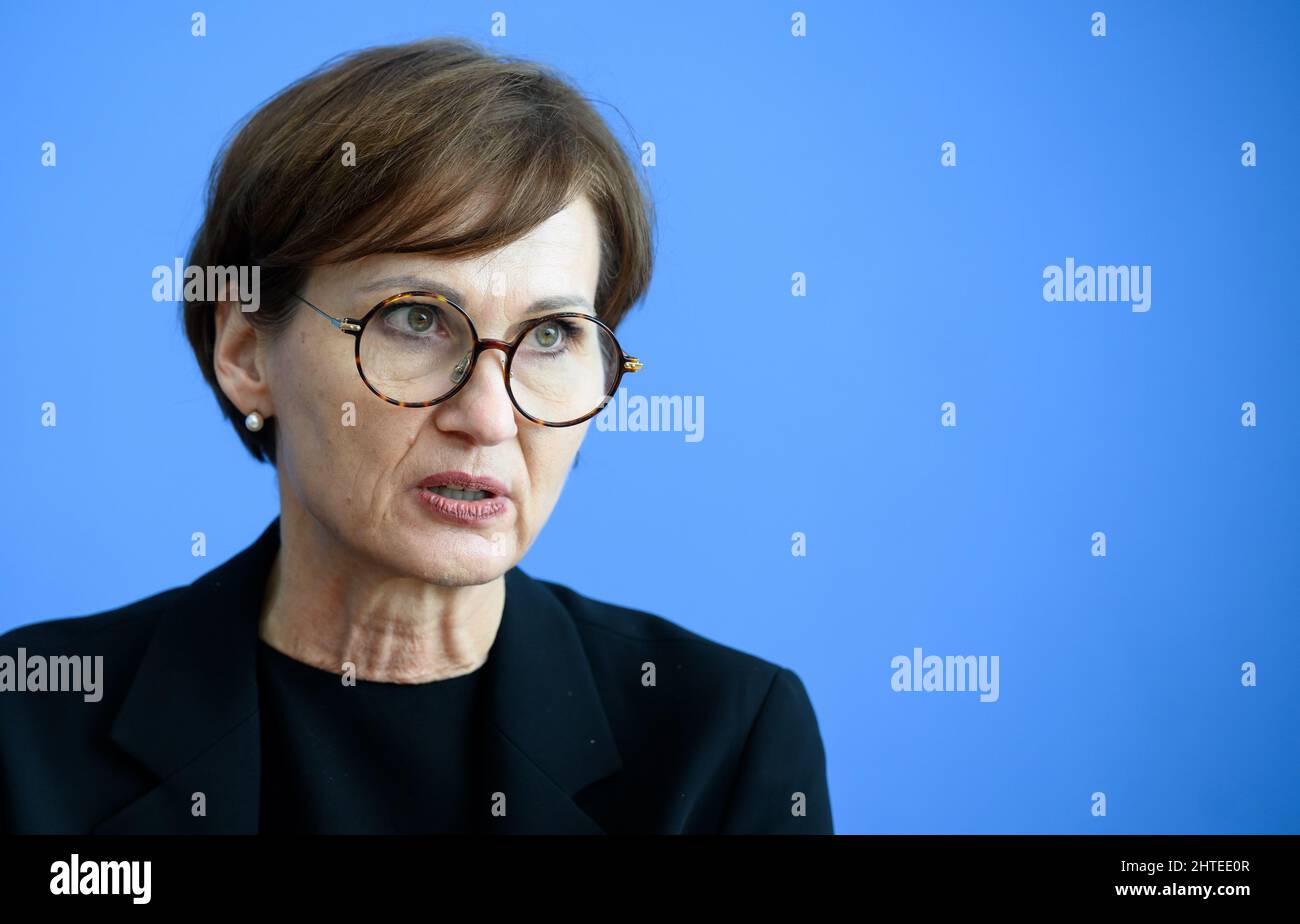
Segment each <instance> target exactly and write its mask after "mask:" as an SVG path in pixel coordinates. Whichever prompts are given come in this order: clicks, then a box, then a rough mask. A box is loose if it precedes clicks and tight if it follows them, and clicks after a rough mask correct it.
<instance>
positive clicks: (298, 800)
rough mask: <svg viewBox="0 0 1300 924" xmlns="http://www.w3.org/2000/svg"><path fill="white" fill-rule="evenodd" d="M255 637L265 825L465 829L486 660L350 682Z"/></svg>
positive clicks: (314, 829) (359, 830) (330, 830)
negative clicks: (433, 676)
mask: <svg viewBox="0 0 1300 924" xmlns="http://www.w3.org/2000/svg"><path fill="white" fill-rule="evenodd" d="M257 647H258V659H257V661H258V663H257V673H258V698H259V701H260V706H261V715H262V797H261V817H260V824H259V831H260V832H261V833H282V832H292V833H304V834H430V833H464V832H467V831H469V830H470V828H469V824H470V820H471V811H470V806H469V796H468V790H469V788H470V787H471V785H472V781H473V780H474V779H475V778H476V777H475V772H476V770H477V768H478V761H479V747H480V741H481V737H480V734H479V732H480V723H481V716H480V711H479V708H480V700H481V697H480V695H479V692H480V687H481V686H482V685H481V683H480V679H481V677H482V675H483V668H481V667H480V668H479V669H477V670H475V671H472V672H471V673H468V674H463V675H461V676H459V677H452V678H450V679H447V680H436V681H432V682H429V683H413V684H404V683H378V682H374V681H367V680H357V681H356V683H355V686H352V685H347V684H344V682H343V677H342V675H340V674H335V673H333V672H331V671H327V670H322V669H320V668H318V667H314V666H312V665H310V664H305V663H303V662H302V661H298V660H296V659H294V658H291V657H289V656H288V655H286V654H284V653H283V652H280V651H278V650H276V649H275V648H272V647H271V646H270V645H268V644H266V642H264V641H261V640H260V639H259V641H258V646H257ZM488 808H489V807H488V806H486V805H485V806H484V807H483V811H487V810H488Z"/></svg>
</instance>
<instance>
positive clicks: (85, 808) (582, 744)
mask: <svg viewBox="0 0 1300 924" xmlns="http://www.w3.org/2000/svg"><path fill="white" fill-rule="evenodd" d="M279 548H280V521H279V520H278V519H276V520H273V521H272V522H271V523H270V524H269V525H268V526H267V528H266V529H265V530H264V531H263V533H262V535H261V536H260V537H259V538H258V539H257V541H256V542H254V543H253V544H252V545H250V546H249V547H247V548H246V549H244V550H243V551H242V552H240V553H239V554H238V555H236V556H234V557H233V558H231V559H229V560H228V561H226V562H225V563H223V564H221V565H219V566H217V567H216V568H213V569H212V570H211V571H209V572H207V573H206V574H204V575H203V576H202V577H200V578H199V579H198V580H196V581H194V582H193V583H192V584H189V585H187V586H183V587H174V588H171V589H168V590H164V591H162V592H161V593H157V594H154V595H153V596H151V597H147V598H145V599H142V600H137V601H135V602H133V603H129V604H127V605H126V606H122V607H118V608H116V609H112V610H105V611H103V612H100V613H94V614H91V615H89V616H83V617H79V618H71V619H57V620H53V621H50V622H44V623H37V624H34V625H30V626H26V627H23V628H19V629H15V630H13V631H12V632H8V633H5V634H3V635H0V658H12V659H14V662H15V666H14V668H13V670H12V671H10V670H9V669H8V668H7V667H5V665H7V664H8V662H7V661H2V660H0V834H4V833H44V834H65V833H66V834H72V833H85V832H94V833H98V834H137V833H138V834H144V833H153V834H169V833H174V834H256V833H258V831H260V830H261V829H262V825H263V821H264V819H263V818H262V817H261V810H262V807H263V803H265V806H266V809H267V812H268V813H269V814H271V815H272V816H273V817H271V818H270V819H267V820H269V822H270V823H271V824H272V825H273V826H275V827H277V828H279V829H284V828H286V827H290V828H291V827H293V826H294V825H293V822H294V820H295V819H299V820H301V819H303V818H304V817H306V818H308V819H311V824H310V825H308V827H310V828H313V829H316V830H340V829H347V830H357V831H359V830H385V831H390V830H407V829H418V830H433V829H435V828H440V827H443V826H447V827H454V826H455V825H456V823H457V820H456V819H455V818H454V817H450V818H449V816H448V814H447V813H448V811H449V809H448V806H449V805H454V804H455V803H456V799H455V798H452V797H450V796H449V795H448V794H449V793H451V792H453V791H457V792H459V791H461V790H460V788H459V784H461V783H462V782H463V781H464V780H465V779H467V778H468V779H471V784H472V786H473V787H474V792H473V793H472V794H471V797H470V799H469V802H468V803H467V804H468V805H469V806H470V807H472V808H474V809H475V810H474V811H471V812H470V816H471V821H472V822H473V823H474V824H475V825H479V824H481V825H482V826H483V828H484V829H485V833H489V834H494V835H495V834H601V833H608V834H639V833H646V834H714V833H721V834H774V833H786V834H829V833H831V832H832V831H833V825H832V819H831V803H830V793H829V790H828V787H827V779H826V753H825V749H824V748H823V746H822V739H821V732H820V730H819V728H818V723H817V717H816V714H815V713H814V711H813V705H812V702H811V700H810V698H809V695H808V691H807V689H805V687H804V684H803V681H802V680H801V679H800V677H799V675H798V674H797V673H795V672H794V671H793V670H791V669H790V668H787V667H782V666H780V665H777V664H774V663H773V662H771V661H767V660H764V659H762V658H759V657H755V656H754V655H751V654H746V653H745V652H742V651H739V650H737V649H735V648H729V647H727V646H726V645H722V644H719V643H718V642H715V641H711V640H710V639H707V638H704V637H703V636H700V635H697V634H695V633H693V632H691V631H690V630H688V629H686V628H684V627H683V626H681V625H678V624H677V623H673V622H670V621H669V620H667V619H663V618H661V617H659V616H657V615H655V614H653V613H648V612H645V611H644V610H636V609H632V608H629V607H625V606H619V605H616V604H613V603H606V602H602V601H600V600H596V599H593V598H591V597H586V596H583V595H582V594H580V593H578V592H577V591H575V590H573V589H572V588H569V587H565V586H564V585H563V584H557V583H554V582H552V581H544V580H541V579H539V578H534V577H532V576H531V575H529V574H527V573H525V572H524V571H523V570H522V569H520V568H519V567H518V566H517V565H516V566H515V567H513V568H511V569H510V570H509V571H507V572H506V573H505V608H504V610H503V612H502V614H501V624H500V627H499V628H498V630H497V635H496V638H495V639H494V640H493V642H492V648H491V649H490V652H489V655H488V659H487V661H486V662H485V663H484V665H483V666H482V667H481V668H480V669H479V673H481V674H482V676H481V677H476V678H469V679H467V680H465V681H464V682H463V683H456V682H455V680H456V678H453V681H452V682H451V683H450V685H448V686H444V684H447V683H448V681H441V682H440V683H436V684H431V685H419V686H414V687H402V688H392V687H388V686H386V685H373V686H369V687H367V686H362V685H361V684H358V686H357V687H355V688H353V687H348V688H342V684H341V683H340V682H339V678H338V677H336V676H334V675H333V674H332V673H330V672H328V671H322V672H320V675H318V674H317V673H315V669H314V668H311V667H309V666H307V665H296V664H292V663H290V664H284V663H279V664H278V666H277V664H276V659H275V658H271V657H270V654H271V653H270V652H261V651H260V649H259V642H260V639H259V637H258V623H259V618H260V616H261V610H262V602H263V599H264V597H265V594H266V582H267V578H268V576H269V575H270V573H271V570H272V568H273V566H274V564H275V558H276V555H277V554H278V552H279ZM718 599H720V600H721V599H725V594H724V591H722V590H720V591H719V598H718ZM766 618H771V619H778V618H782V617H781V615H780V614H777V613H772V614H768V615H767V617H766ZM277 654H278V652H277ZM70 655H79V656H84V657H90V656H101V655H102V656H103V668H102V670H103V676H102V677H101V678H100V681H99V684H98V686H99V694H100V695H99V696H97V697H92V698H91V699H87V695H89V694H87V695H83V694H82V693H80V692H68V693H18V692H6V690H5V687H6V684H7V680H6V678H7V677H8V676H9V675H10V674H12V673H14V672H19V673H21V672H22V671H23V668H22V667H21V666H19V663H18V662H20V661H22V660H23V659H27V660H30V659H31V658H32V657H33V656H39V657H42V658H45V657H65V656H70ZM268 667H269V670H267V669H266V668H268ZM321 675H324V676H321ZM473 685H477V687H478V693H479V694H480V698H481V706H482V716H483V722H482V724H481V726H478V728H479V730H480V732H481V737H482V745H483V747H482V752H481V753H482V758H483V766H482V773H481V774H478V775H477V776H475V775H474V770H473V767H472V764H466V763H465V762H464V761H465V758H464V755H465V753H467V749H466V748H465V747H464V746H462V745H461V744H460V743H461V742H463V739H462V738H461V737H460V735H459V733H458V732H454V731H453V732H449V729H462V730H463V729H464V728H466V719H465V713H464V703H463V697H465V696H467V695H468V693H467V691H466V690H464V689H463V688H464V687H468V686H473ZM264 726H265V728H264ZM469 727H471V728H473V727H475V726H474V725H473V723H472V722H471V723H469ZM472 750H473V748H472V747H470V748H468V751H469V752H472ZM458 767H459V768H463V769H462V770H461V771H457V769H456V768H458ZM480 806H482V807H484V808H483V810H482V811H479V810H477V807H480ZM461 820H462V821H463V818H462V819H461Z"/></svg>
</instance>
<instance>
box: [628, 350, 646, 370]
mask: <svg viewBox="0 0 1300 924" xmlns="http://www.w3.org/2000/svg"><path fill="white" fill-rule="evenodd" d="M644 366H645V363H643V362H641V360H639V359H637V358H636V357H635V356H628V355H627V354H626V353H624V354H623V371H624V372H640V371H641V369H642V368H643V367H644Z"/></svg>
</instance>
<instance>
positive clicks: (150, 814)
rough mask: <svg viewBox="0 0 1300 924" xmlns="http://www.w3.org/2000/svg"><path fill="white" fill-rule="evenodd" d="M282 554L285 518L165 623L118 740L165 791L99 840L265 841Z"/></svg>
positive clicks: (115, 735)
mask: <svg viewBox="0 0 1300 924" xmlns="http://www.w3.org/2000/svg"><path fill="white" fill-rule="evenodd" d="M279 545H280V520H279V518H278V517H277V518H276V519H275V520H274V521H273V522H272V523H271V525H270V526H268V527H267V528H266V530H264V531H263V533H262V535H261V536H260V537H259V538H258V539H257V540H256V541H255V542H254V543H253V544H252V545H250V546H249V547H248V548H246V549H244V550H243V551H242V552H240V553H239V554H238V555H236V556H235V557H233V558H231V559H230V560H229V561H227V562H225V563H224V564H222V565H220V566H218V567H217V568H215V569H214V570H212V571H209V572H208V573H207V574H205V575H203V576H202V577H201V578H199V579H198V580H197V581H195V582H194V583H193V584H191V585H189V586H188V587H186V588H184V589H183V590H181V591H180V592H179V593H178V594H177V597H176V599H175V601H174V602H173V603H171V604H170V605H169V606H168V608H167V612H165V613H163V614H162V615H161V616H160V617H159V619H158V625H157V628H156V629H155V631H154V636H153V639H152V640H151V641H150V644H149V647H148V648H147V649H146V651H145V654H144V658H143V660H142V661H141V663H140V666H139V668H138V669H137V671H136V673H135V678H134V680H133V682H132V684H131V689H130V691H129V692H128V693H127V696H126V699H125V701H124V702H123V704H122V708H121V710H120V711H119V712H118V714H117V718H116V719H115V720H114V723H113V726H112V731H111V737H112V740H113V741H114V743H116V744H117V745H118V746H119V747H120V748H122V749H123V750H124V751H126V752H127V753H128V754H130V755H131V756H132V757H134V758H135V759H136V760H138V761H140V762H141V763H142V764H144V765H145V766H146V767H148V768H149V769H150V770H151V771H152V772H153V773H155V774H156V775H157V776H158V778H159V779H160V780H161V782H160V783H159V784H158V785H157V786H156V787H155V788H154V789H152V790H150V791H149V792H147V793H145V794H144V795H143V796H142V797H141V798H139V799H137V800H136V801H135V802H132V803H131V804H129V805H127V806H126V807H125V808H123V809H122V810H121V811H119V812H118V813H117V814H115V815H113V816H111V817H109V818H107V819H105V820H104V821H102V822H100V823H99V824H98V825H97V826H96V827H95V828H94V829H92V830H93V832H94V833H97V834H119V833H122V834H125V833H132V832H138V831H147V832H150V833H154V832H157V833H174V834H180V833H191V834H255V833H256V832H257V823H258V810H259V802H260V800H259V795H260V785H259V783H260V774H261V742H260V723H259V722H258V702H257V624H258V620H259V617H260V616H261V610H262V594H263V591H264V589H265V587H266V579H267V576H268V575H269V573H270V569H271V565H272V563H273V562H274V561H275V554H276V551H277V550H278V549H279ZM198 793H202V796H203V801H204V811H205V814H201V815H196V814H195V806H196V804H197V803H196V800H195V797H196V794H198Z"/></svg>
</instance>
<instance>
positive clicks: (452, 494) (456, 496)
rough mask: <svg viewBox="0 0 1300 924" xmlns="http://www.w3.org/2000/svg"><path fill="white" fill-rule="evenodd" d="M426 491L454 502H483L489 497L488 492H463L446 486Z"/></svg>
mask: <svg viewBox="0 0 1300 924" xmlns="http://www.w3.org/2000/svg"><path fill="white" fill-rule="evenodd" d="M425 490H426V491H432V492H433V493H434V494H440V495H442V496H443V497H449V498H451V499H452V500H463V501H474V500H482V499H483V498H485V497H487V496H488V492H487V491H462V490H460V489H459V488H451V487H448V486H446V485H439V486H438V487H435V488H425Z"/></svg>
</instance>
